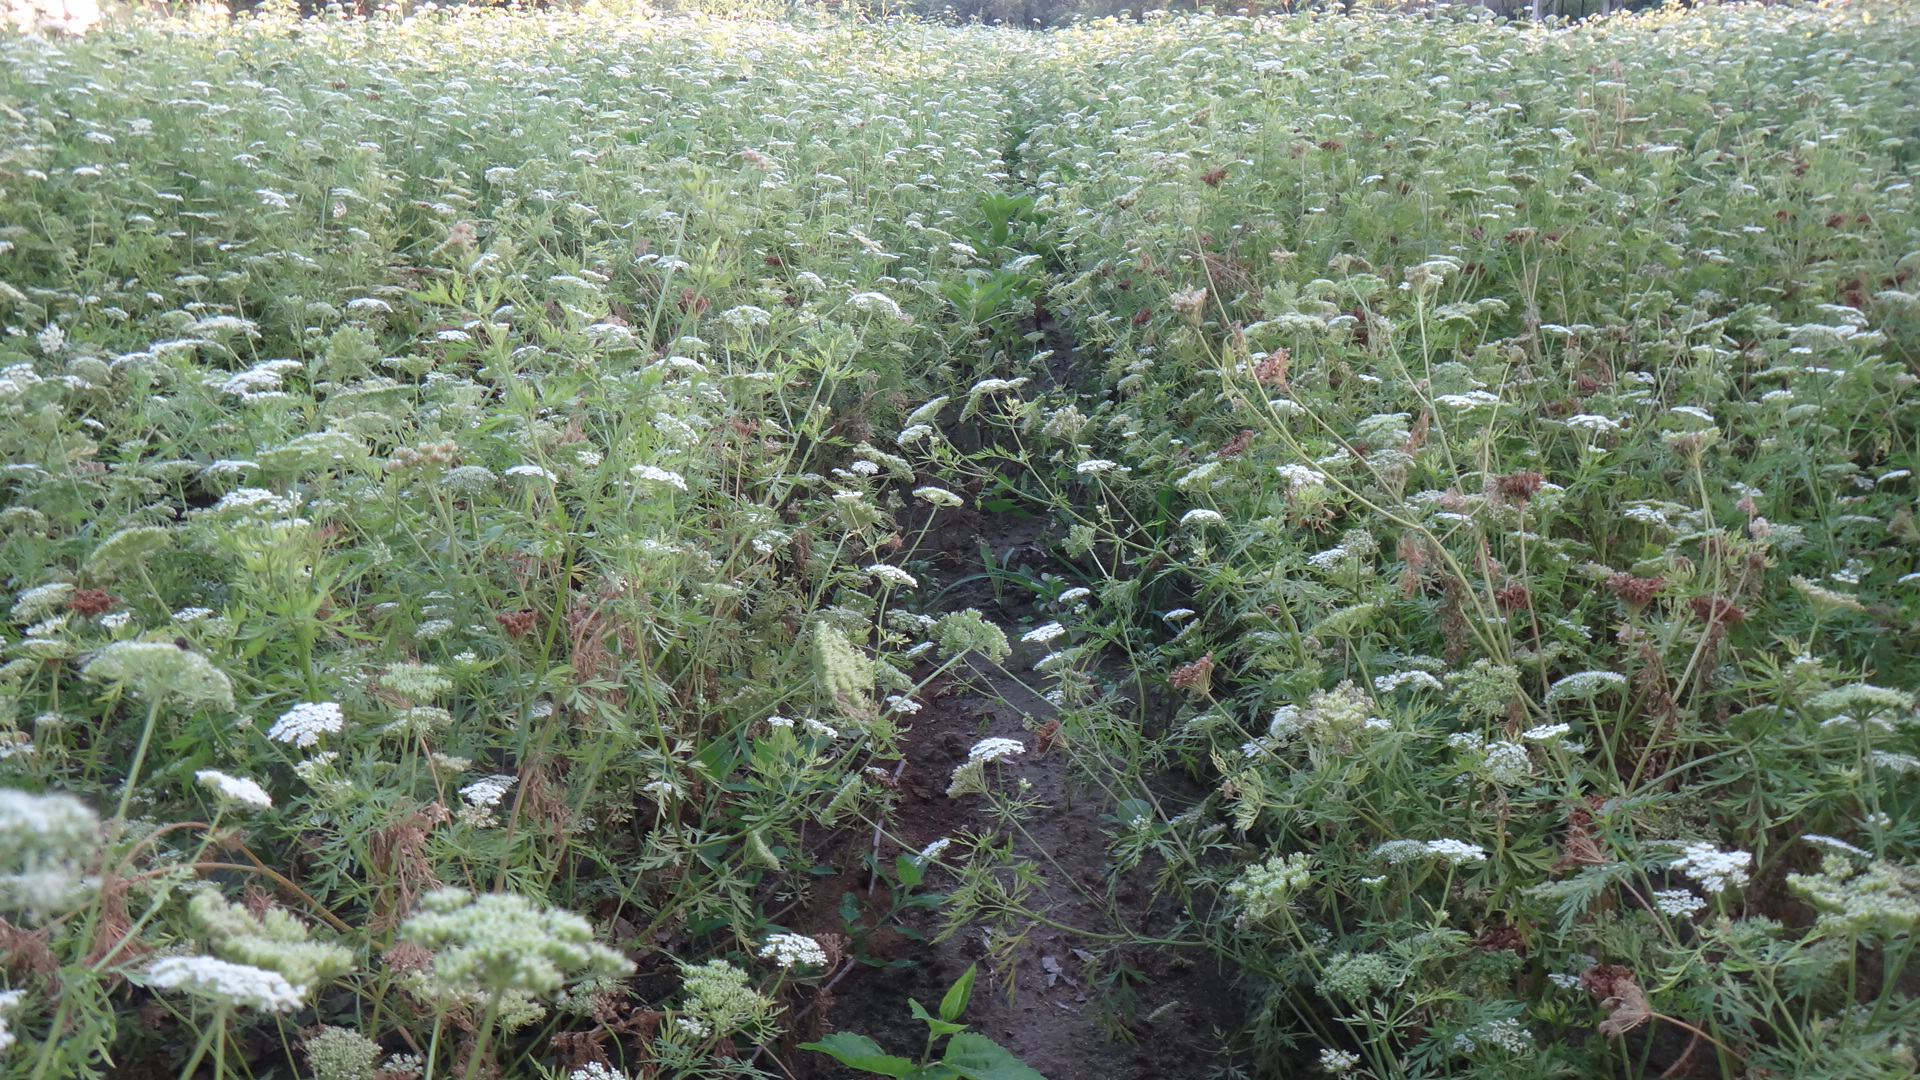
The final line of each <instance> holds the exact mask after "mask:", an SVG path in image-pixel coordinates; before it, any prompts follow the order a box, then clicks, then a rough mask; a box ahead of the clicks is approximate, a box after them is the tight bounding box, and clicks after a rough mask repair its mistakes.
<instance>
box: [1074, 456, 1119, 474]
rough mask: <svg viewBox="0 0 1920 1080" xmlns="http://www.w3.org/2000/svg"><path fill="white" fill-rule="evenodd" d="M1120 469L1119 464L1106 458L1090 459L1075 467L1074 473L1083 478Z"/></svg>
mask: <svg viewBox="0 0 1920 1080" xmlns="http://www.w3.org/2000/svg"><path fill="white" fill-rule="evenodd" d="M1119 467H1120V463H1119V462H1116V461H1108V460H1107V459H1106V458H1088V459H1087V460H1085V461H1083V462H1081V463H1080V464H1078V465H1075V466H1074V467H1073V471H1074V472H1077V473H1079V474H1080V475H1082V476H1087V475H1091V474H1093V473H1103V472H1111V471H1112V470H1114V469H1117V468H1119Z"/></svg>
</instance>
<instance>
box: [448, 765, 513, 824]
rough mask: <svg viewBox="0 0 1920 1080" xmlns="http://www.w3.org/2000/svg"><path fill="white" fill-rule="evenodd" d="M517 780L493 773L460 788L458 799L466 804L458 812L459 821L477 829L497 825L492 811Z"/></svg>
mask: <svg viewBox="0 0 1920 1080" xmlns="http://www.w3.org/2000/svg"><path fill="white" fill-rule="evenodd" d="M519 779H520V778H519V777H517V776H510V775H507V774H504V773H495V774H494V775H492V776H488V777H485V778H483V779H480V780H475V781H474V782H473V783H471V784H468V785H467V786H466V787H463V788H461V789H460V798H461V799H462V800H464V801H465V802H466V806H464V807H462V808H461V810H460V820H461V821H462V822H464V823H466V824H468V825H471V826H473V827H475V828H479V829H485V828H489V827H491V826H493V825H495V824H497V822H496V821H495V819H494V816H493V812H494V809H495V808H496V807H498V806H499V805H500V800H501V799H504V798H506V795H507V792H508V791H510V790H512V788H513V785H514V784H516V783H518V782H519Z"/></svg>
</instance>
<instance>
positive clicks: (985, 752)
mask: <svg viewBox="0 0 1920 1080" xmlns="http://www.w3.org/2000/svg"><path fill="white" fill-rule="evenodd" d="M1026 752H1027V745H1026V744H1025V743H1023V742H1021V741H1020V740H1019V739H1006V738H999V737H994V738H987V739H981V740H980V741H979V742H977V743H974V744H973V747H972V749H970V750H968V751H967V760H965V761H963V762H961V763H960V765H959V766H958V767H956V768H955V769H954V770H953V779H952V781H951V782H950V783H949V784H948V785H947V797H948V798H958V797H960V796H961V795H966V794H969V793H982V794H984V793H985V792H986V790H987V772H986V769H987V763H988V762H992V761H999V760H1000V759H1002V758H1008V757H1013V756H1015V755H1018V754H1024V753H1026Z"/></svg>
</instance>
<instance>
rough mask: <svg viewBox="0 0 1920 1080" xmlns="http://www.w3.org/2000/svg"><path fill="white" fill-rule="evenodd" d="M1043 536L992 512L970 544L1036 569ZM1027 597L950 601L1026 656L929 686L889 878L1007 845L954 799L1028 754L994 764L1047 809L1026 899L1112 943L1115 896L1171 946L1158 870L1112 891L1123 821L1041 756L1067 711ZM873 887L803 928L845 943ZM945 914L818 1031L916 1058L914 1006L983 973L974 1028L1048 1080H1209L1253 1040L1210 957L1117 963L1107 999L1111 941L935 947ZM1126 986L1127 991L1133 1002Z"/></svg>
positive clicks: (1054, 939)
mask: <svg viewBox="0 0 1920 1080" xmlns="http://www.w3.org/2000/svg"><path fill="white" fill-rule="evenodd" d="M1041 531H1042V523H1041V522H1040V521H1039V520H1038V519H1032V518H1025V519H1022V518H1005V517H1002V516H1000V515H993V516H991V517H989V518H988V519H987V520H985V521H983V522H981V523H980V528H979V530H978V532H977V533H973V532H972V531H969V532H970V534H969V536H968V537H967V539H968V540H969V541H971V543H970V545H969V546H971V547H972V548H973V549H974V550H975V551H976V552H977V550H978V546H979V544H980V543H982V542H984V543H986V544H987V545H989V546H990V547H992V548H993V549H994V551H995V554H996V558H998V557H1000V556H1003V555H1007V554H1008V553H1012V554H1013V555H1014V556H1016V557H1018V556H1020V555H1021V554H1022V553H1023V552H1025V553H1027V554H1030V555H1032V556H1034V558H1035V560H1036V561H1038V560H1042V559H1044V553H1043V552H1042V551H1041V549H1040V547H1039V545H1038V539H1039V535H1040V533H1041ZM953 555H954V556H958V553H957V552H954V553H953ZM950 561H951V562H952V563H958V564H960V565H961V567H962V569H961V572H959V573H954V574H953V575H952V579H953V580H957V579H959V578H961V577H963V576H965V575H966V574H967V573H972V572H977V571H978V570H979V569H980V558H979V556H978V555H977V554H975V555H973V556H972V557H971V558H966V557H964V556H958V557H951V558H950ZM1002 561H1003V564H1004V562H1005V560H1002ZM1018 592H1019V590H1017V589H1009V590H1007V592H1006V593H1004V594H1001V595H996V594H995V593H994V592H993V590H992V589H991V587H990V586H989V585H988V584H986V583H985V582H980V583H977V584H973V585H969V586H963V587H962V588H961V589H956V590H955V591H954V595H951V596H950V597H949V598H948V599H947V601H946V602H944V603H942V604H941V607H943V608H947V609H958V608H963V607H968V606H972V607H977V608H979V609H980V610H981V611H982V612H983V613H984V614H986V615H987V616H988V618H989V619H991V620H993V621H995V622H997V623H999V624H1000V625H1001V626H1002V627H1003V629H1006V630H1008V631H1009V633H1008V637H1009V639H1010V640H1013V641H1014V642H1016V645H1015V650H1016V651H1015V654H1014V656H1013V657H1012V658H1010V659H1009V660H1008V662H1007V665H1006V671H1004V672H1003V671H990V670H975V671H971V672H968V673H966V674H965V676H964V677H963V678H954V679H949V680H945V681H943V682H941V683H936V684H935V685H934V686H931V687H929V691H928V693H927V695H925V696H926V698H927V699H928V704H927V705H926V707H925V708H923V709H922V711H921V712H920V713H919V714H917V715H916V716H915V717H914V719H913V723H912V727H911V729H910V730H909V731H908V732H907V734H906V735H905V737H904V738H903V740H902V745H903V747H904V750H905V763H904V768H903V769H902V771H901V773H900V778H899V791H898V795H897V798H896V800H895V804H894V807H893V810H892V812H891V814H890V815H889V817H888V820H887V822H886V831H887V833H888V837H887V838H886V839H885V840H883V842H882V845H881V848H880V853H879V854H880V859H881V865H882V866H890V865H891V864H892V860H893V858H894V856H895V855H897V854H899V853H901V852H903V851H909V852H910V851H917V850H919V849H921V848H923V847H924V846H925V845H927V844H930V843H932V842H934V841H936V840H938V839H940V838H942V837H958V836H960V835H961V834H963V833H989V834H993V835H996V836H1002V837H1005V835H1006V833H1007V830H1006V829H1005V828H1003V827H1002V825H1001V824H1000V823H999V822H998V821H996V820H995V819H994V818H993V817H992V816H991V815H990V814H989V813H988V800H987V798H986V797H985V796H982V795H963V796H961V797H959V798H948V797H947V795H946V789H947V786H948V783H949V779H950V777H951V775H952V772H953V769H954V768H955V767H956V766H957V765H959V764H960V763H961V762H962V761H964V760H965V759H966V756H967V751H968V749H969V748H970V747H972V746H973V744H974V743H976V742H978V741H979V740H980V739H983V738H988V737H992V736H998V737H1003V738H1012V739H1019V740H1020V741H1022V742H1023V743H1025V744H1026V745H1027V746H1028V747H1029V750H1028V752H1027V753H1026V754H1024V755H1021V756H1019V757H1016V758H1011V759H1008V760H1007V761H1005V762H1002V763H1000V764H999V765H998V766H996V767H997V768H998V769H999V777H998V778H997V780H996V783H998V784H999V785H1000V787H1001V790H1003V791H1008V792H1012V791H1014V790H1015V789H1016V787H1017V785H1018V784H1019V783H1020V781H1022V780H1024V781H1026V782H1028V783H1029V784H1030V785H1031V787H1030V789H1029V790H1028V792H1027V797H1028V798H1031V799H1034V800H1037V802H1038V804H1039V805H1040V807H1042V809H1039V810H1038V811H1037V812H1035V813H1032V814H1030V815H1027V816H1026V817H1024V818H1023V819H1022V821H1021V826H1022V827H1023V830H1024V832H1023V833H1022V832H1016V833H1015V834H1014V835H1013V837H1012V842H1013V849H1012V850H1013V854H1014V856H1015V857H1016V858H1017V859H1019V860H1021V861H1024V862H1027V863H1029V864H1031V865H1032V866H1033V867H1034V869H1035V870H1037V871H1038V873H1039V879H1038V881H1037V882H1035V883H1034V885H1033V888H1032V891H1031V893H1030V894H1029V895H1028V897H1027V899H1028V902H1029V906H1030V907H1031V908H1032V909H1033V910H1037V911H1039V912H1042V913H1044V914H1045V916H1046V918H1047V919H1048V920H1050V921H1051V922H1053V923H1059V924H1062V925H1064V926H1071V927H1076V928H1080V929H1084V930H1087V931H1091V932H1092V933H1095V934H1101V933H1113V932H1116V931H1117V930H1118V929H1119V928H1118V927H1116V926H1115V925H1114V924H1113V921H1112V917H1111V915H1110V914H1109V909H1108V908H1107V907H1106V905H1104V904H1103V903H1100V902H1098V900H1099V899H1100V898H1104V897H1107V896H1109V895H1111V896H1112V897H1113V898H1114V899H1115V900H1116V901H1117V902H1118V905H1119V907H1120V909H1121V911H1122V912H1123V913H1124V914H1123V918H1124V919H1125V920H1126V922H1127V924H1128V926H1129V927H1130V928H1131V929H1133V930H1136V931H1140V930H1144V931H1146V932H1148V933H1159V932H1164V931H1166V930H1167V929H1169V927H1170V924H1171V920H1172V918H1173V914H1174V913H1173V910H1172V907H1171V906H1163V907H1161V908H1159V909H1157V910H1156V909H1152V908H1151V905H1152V899H1151V896H1152V894H1151V890H1150V889H1149V888H1148V885H1149V884H1150V881H1149V876H1148V875H1149V873H1150V871H1149V870H1148V869H1145V868H1143V869H1142V870H1138V871H1135V872H1133V873H1132V874H1128V875H1123V876H1120V877H1119V878H1118V879H1117V880H1116V879H1115V874H1114V870H1113V867H1112V865H1111V859H1110V857H1109V854H1108V852H1107V850H1106V843H1105V841H1106V837H1105V834H1104V829H1105V828H1106V827H1107V825H1108V824H1109V823H1108V822H1107V821H1104V820H1103V815H1106V814H1107V813H1108V812H1109V811H1110V807H1107V806H1106V805H1104V803H1103V801H1102V800H1100V799H1099V798H1097V797H1095V796H1091V795H1089V794H1088V793H1086V792H1081V791H1075V790H1073V789H1072V786H1071V776H1070V772H1071V766H1070V762H1069V760H1068V753H1067V751H1066V750H1065V749H1062V748H1058V747H1053V748H1048V749H1046V750H1045V751H1044V752H1036V749H1037V748H1038V747H1037V744H1038V742H1039V740H1038V739H1037V737H1036V734H1037V729H1039V728H1041V727H1042V726H1043V725H1044V724H1045V722H1046V720H1047V719H1048V718H1050V717H1051V716H1052V715H1053V713H1054V711H1055V710H1054V707H1053V706H1052V705H1050V704H1049V703H1047V702H1046V701H1045V700H1044V699H1043V698H1041V697H1040V696H1039V694H1038V693H1037V692H1036V690H1037V689H1040V688H1043V687H1044V677H1043V676H1042V675H1041V674H1040V673H1038V672H1034V671H1032V670H1030V668H1031V665H1032V663H1033V662H1034V661H1036V660H1038V659H1040V658H1041V657H1042V656H1043V655H1044V654H1045V650H1044V649H1043V648H1042V647H1039V646H1033V645H1021V644H1018V638H1019V634H1020V633H1021V631H1022V629H1023V627H1022V626H1021V625H1020V624H1019V622H1016V620H1020V621H1033V620H1034V619H1038V620H1040V621H1044V618H1045V617H1044V616H1042V615H1041V614H1040V613H1038V612H1036V611H1034V610H1032V609H1031V608H1029V607H1028V606H1027V605H1026V603H1025V602H1024V597H1019V596H1016V595H1015V594H1016V593H1018ZM957 851H958V849H954V853H957ZM867 882H868V878H867V872H866V871H865V869H864V868H847V869H843V872H842V873H841V874H839V875H836V876H834V877H830V878H825V879H823V880H822V881H820V882H819V883H818V884H816V886H815V890H814V895H813V896H812V897H811V898H810V900H809V901H808V903H807V905H806V906H807V908H808V912H809V919H810V921H809V922H808V924H807V926H806V928H807V929H809V930H811V931H814V932H838V931H840V930H841V929H842V928H843V923H842V922H841V920H840V916H839V908H840V903H841V900H842V897H843V895H844V894H845V893H846V892H848V891H851V892H854V893H855V894H856V896H859V895H863V894H864V890H865V888H866V886H867ZM956 884H957V879H956V877H955V875H954V874H953V873H952V872H951V871H950V870H947V869H941V868H935V869H933V870H932V871H931V872H930V874H929V877H928V881H927V883H926V886H925V889H926V890H930V891H935V892H948V891H951V890H952V889H953V888H954V887H955V885H956ZM881 888H882V889H884V888H885V885H884V884H882V886H881ZM1089 894H1090V895H1089ZM944 914H945V912H944V911H942V910H938V909H936V910H932V911H916V912H912V913H910V914H909V916H908V918H907V919H906V920H905V921H906V923H907V924H908V925H910V926H913V927H915V928H917V929H919V930H920V931H922V932H923V933H924V934H925V935H926V937H927V938H928V940H926V941H915V940H912V939H910V938H908V937H906V936H903V935H900V934H895V933H891V932H880V933H876V934H874V935H873V936H872V937H871V938H870V939H869V941H868V949H869V951H870V952H871V953H873V954H874V955H875V956H876V957H877V958H884V959H889V960H908V961H911V962H912V963H911V964H909V965H905V966H898V967H875V966H870V965H864V964H863V965H857V966H855V967H854V968H853V969H852V970H851V971H850V972H849V973H848V974H847V976H846V977H845V978H844V979H843V980H842V981H841V982H840V983H839V984H838V985H837V986H836V987H835V989H834V994H833V997H832V1000H831V1004H830V1006H829V1007H828V1008H827V1009H826V1010H825V1012H826V1016H825V1018H824V1022H823V1023H816V1026H814V1027H813V1028H811V1030H809V1032H808V1034H809V1035H810V1036H816V1037H817V1035H818V1034H821V1033H823V1032H825V1031H828V1030H839V1031H850V1032H857V1033H860V1034H863V1035H867V1036H870V1037H872V1038H874V1039H875V1040H877V1041H878V1042H879V1043H880V1044H881V1045H882V1046H884V1047H885V1048H886V1049H887V1050H888V1051H890V1052H893V1053H898V1054H904V1055H917V1054H918V1053H919V1051H920V1050H921V1048H922V1046H923V1044H924V1040H925V1027H924V1025H922V1024H921V1023H920V1022H919V1021H917V1020H914V1019H912V1018H911V1017H910V1016H909V1014H908V1011H907V999H909V998H913V999H916V1000H918V1001H920V1002H921V1003H922V1004H923V1005H927V1006H928V1007H931V1006H932V1005H933V1004H934V1003H935V1002H937V1001H938V1000H939V999H940V996H941V995H942V994H943V993H944V992H945V991H946V988H947V987H948V986H949V985H950V984H951V983H952V982H953V980H954V979H956V978H957V977H959V976H960V975H961V974H962V973H963V972H964V971H965V970H966V969H967V967H968V965H970V964H975V963H978V964H979V966H980V971H979V976H978V982H977V984H976V991H975V994H974V997H973V1002H972V1005H971V1007H970V1008H969V1009H968V1011H967V1015H966V1017H965V1019H966V1021H968V1022H969V1023H970V1024H972V1025H973V1029H974V1030H976V1031H980V1032H983V1033H985V1034H986V1035H988V1036H990V1037H992V1038H993V1039H995V1040H997V1041H999V1042H1000V1043H1001V1044H1002V1045H1004V1046H1006V1047H1007V1048H1008V1049H1009V1050H1011V1051H1012V1052H1013V1053H1014V1054H1015V1055H1017V1056H1019V1057H1020V1058H1021V1059H1022V1060H1024V1061H1026V1062H1027V1063H1028V1064H1030V1065H1032V1066H1033V1067H1034V1068H1035V1069H1038V1070H1039V1071H1040V1072H1041V1073H1042V1074H1043V1075H1045V1076H1046V1077H1048V1080H1159V1078H1164V1080H1189V1078H1191V1080H1200V1078H1202V1077H1205V1076H1208V1075H1210V1074H1211V1073H1212V1072H1213V1070H1215V1069H1216V1068H1217V1067H1218V1066H1220V1065H1221V1064H1222V1063H1223V1058H1222V1057H1221V1049H1222V1047H1223V1045H1224V1043H1225V1041H1226V1038H1227V1036H1226V1032H1229V1031H1233V1030H1237V1029H1238V1027H1239V1026H1240V1025H1239V1024H1238V1022H1237V1021H1238V1015H1237V1012H1236V1009H1237V998H1236V995H1235V994H1234V993H1233V991H1232V988H1231V986H1230V985H1229V983H1228V981H1227V979H1226V977H1225V976H1224V975H1223V974H1222V973H1221V972H1220V970H1219V969H1218V968H1217V967H1216V965H1215V963H1214V961H1213V959H1212V958H1211V957H1210V956H1208V955H1207V954H1205V953H1204V952H1202V951H1200V950H1198V949H1194V950H1171V949H1163V948H1129V949H1125V950H1122V952H1121V953H1120V954H1119V957H1118V958H1119V959H1120V960H1121V961H1122V962H1123V963H1124V965H1125V966H1126V968H1128V969H1129V970H1130V973H1132V974H1131V975H1130V977H1129V978H1127V979H1124V980H1118V981H1117V982H1116V981H1114V980H1111V979H1109V980H1107V981H1106V984H1105V985H1102V980H1100V978H1099V974H1100V973H1099V971H1097V970H1090V969H1089V966H1088V961H1089V960H1091V959H1092V958H1093V957H1092V953H1091V952H1089V951H1088V950H1090V949H1092V948H1093V947H1095V946H1096V945H1097V942H1095V941H1093V940H1091V939H1090V938H1089V937H1087V936H1085V935H1081V934H1076V933H1074V932H1072V931H1068V930H1064V929H1061V928H1059V927H1056V926H1051V925H1045V924H1040V923H1031V922H1025V923H1019V924H1016V926H1015V927H1013V928H1009V932H1011V933H1014V934H1016V935H1019V937H1020V940H1018V941H1017V942H1007V943H1002V945H1001V947H999V948H995V947H993V944H992V938H991V934H992V931H991V930H989V929H988V928H987V927H984V926H980V925H969V926H967V927H964V928H963V929H961V930H959V931H957V932H956V933H954V934H952V935H951V936H949V937H947V938H945V939H944V940H940V941H934V940H932V939H933V938H934V937H936V936H937V935H938V933H939V931H940V928H941V925H942V918H943V916H944ZM1116 985H1118V986H1119V987H1120V990H1121V992H1120V993H1118V994H1116V993H1114V988H1115V986H1116ZM785 1057H786V1060H787V1062H788V1064H789V1065H790V1067H792V1068H793V1070H794V1074H795V1076H797V1077H801V1078H821V1080H825V1078H839V1077H846V1076H850V1075H852V1074H851V1072H850V1071H849V1070H847V1069H846V1068H844V1067H842V1066H840V1065H838V1064H837V1063H835V1062H833V1061H831V1060H830V1059H828V1058H827V1057H826V1056H825V1055H822V1054H815V1053H810V1052H806V1051H795V1052H793V1053H791V1054H789V1055H785Z"/></svg>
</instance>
